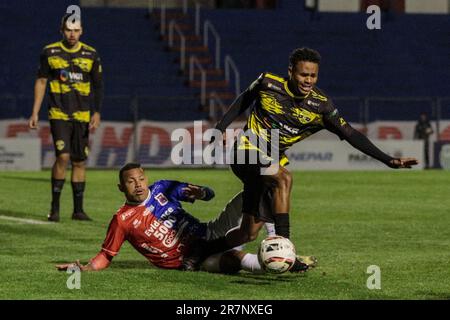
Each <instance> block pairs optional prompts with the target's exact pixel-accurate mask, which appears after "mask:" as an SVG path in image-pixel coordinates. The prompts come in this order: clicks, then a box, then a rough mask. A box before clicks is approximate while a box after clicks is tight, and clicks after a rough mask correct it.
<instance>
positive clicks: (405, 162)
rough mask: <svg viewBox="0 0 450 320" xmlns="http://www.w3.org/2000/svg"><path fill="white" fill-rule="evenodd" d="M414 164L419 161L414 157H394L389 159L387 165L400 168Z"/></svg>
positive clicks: (410, 166)
mask: <svg viewBox="0 0 450 320" xmlns="http://www.w3.org/2000/svg"><path fill="white" fill-rule="evenodd" d="M416 164H419V161H418V160H417V159H416V158H394V159H392V160H391V161H390V164H389V167H391V168H394V169H401V168H409V169H410V168H412V166H415V165H416Z"/></svg>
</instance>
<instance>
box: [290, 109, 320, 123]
mask: <svg viewBox="0 0 450 320" xmlns="http://www.w3.org/2000/svg"><path fill="white" fill-rule="evenodd" d="M293 113H294V116H295V117H297V118H298V120H299V121H300V122H301V123H302V124H307V123H310V122H312V121H314V119H315V118H317V114H316V113H314V112H310V111H308V110H306V109H302V108H295V109H293Z"/></svg>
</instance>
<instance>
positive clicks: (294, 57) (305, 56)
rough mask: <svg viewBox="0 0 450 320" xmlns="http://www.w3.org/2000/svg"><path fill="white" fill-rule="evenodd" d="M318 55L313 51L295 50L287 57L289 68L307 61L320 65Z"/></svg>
mask: <svg viewBox="0 0 450 320" xmlns="http://www.w3.org/2000/svg"><path fill="white" fill-rule="evenodd" d="M320 59H321V57H320V54H319V52H317V51H316V50H314V49H310V48H305V47H303V48H297V49H295V50H293V51H292V52H291V55H290V56H289V66H290V67H294V66H295V65H296V64H297V63H298V62H299V61H309V62H314V63H317V64H320Z"/></svg>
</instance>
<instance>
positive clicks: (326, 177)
mask: <svg viewBox="0 0 450 320" xmlns="http://www.w3.org/2000/svg"><path fill="white" fill-rule="evenodd" d="M147 175H148V176H149V179H150V181H154V180H157V179H176V180H181V181H187V182H192V183H196V184H202V185H208V186H210V187H212V188H213V189H215V191H216V198H215V199H213V200H212V201H210V202H202V201H198V202H196V203H195V204H186V205H185V208H186V209H187V210H188V211H189V212H191V213H192V214H194V215H196V216H197V217H199V218H201V219H202V220H208V219H210V218H213V217H215V215H216V214H217V213H218V212H219V211H220V209H221V208H222V207H223V206H224V205H225V203H226V202H227V200H228V199H230V198H231V196H232V195H234V194H235V193H236V192H238V191H239V190H240V187H241V185H240V183H239V181H238V180H237V178H235V177H234V175H233V174H232V173H231V172H230V171H228V170H203V169H202V170H152V169H148V170H147ZM49 176H50V172H49V171H42V172H36V173H26V172H23V173H14V172H2V173H0V181H1V183H0V194H1V197H0V216H10V217H17V218H26V219H35V220H43V221H45V219H46V214H47V213H48V209H49V202H50V185H49ZM87 177H88V184H87V190H86V198H85V208H86V211H87V212H88V214H89V215H90V216H91V217H92V218H94V221H93V222H73V221H71V219H70V215H71V211H72V197H71V187H70V181H69V179H68V180H67V182H66V185H65V186H64V190H63V195H62V200H61V201H62V203H61V222H60V223H58V224H51V225H35V224H26V223H19V222H16V221H11V220H6V219H4V218H3V219H0V265H1V269H2V270H1V272H0V299H225V300H226V299H276V300H277V299H283V300H292V299H450V267H449V261H450V173H449V172H445V171H433V170H430V171H400V170H392V171H383V172H295V173H294V188H293V192H292V207H291V235H292V237H291V238H292V240H293V241H294V242H295V244H296V246H297V250H298V252H299V253H300V254H311V255H315V256H317V258H318V259H319V265H318V267H317V268H315V269H314V270H312V271H310V272H308V273H306V274H304V275H295V274H289V273H287V274H283V275H277V276H276V275H260V276H256V275H252V274H248V273H244V272H241V273H240V274H238V275H232V276H230V275H219V274H208V273H205V272H197V273H186V272H181V271H167V270H160V269H157V268H154V267H152V266H151V265H150V264H149V263H147V261H146V259H145V258H143V257H142V256H141V255H139V254H138V253H137V252H135V251H134V250H133V248H132V247H131V246H130V245H129V244H124V246H123V247H122V250H121V252H120V254H119V255H118V256H117V257H116V258H115V259H114V260H113V263H112V264H111V266H110V268H109V269H107V270H105V271H101V272H91V273H83V274H82V275H81V289H79V290H77V289H73V290H69V289H68V288H67V286H66V281H67V279H68V277H69V275H68V274H67V273H65V272H58V271H56V269H55V268H54V265H55V264H57V263H61V262H70V261H74V260H76V259H80V260H81V261H82V262H87V260H88V259H89V258H91V257H92V256H94V255H95V254H96V253H97V252H98V250H99V249H100V245H101V243H102V241H103V238H104V236H105V232H106V227H107V225H108V222H109V220H110V217H111V215H112V214H114V213H115V211H116V210H117V208H118V207H119V206H120V205H121V204H122V203H123V198H122V195H121V194H120V193H119V191H118V190H117V187H116V183H117V172H116V171H100V170H98V171H96V170H89V171H88V175H87ZM262 236H263V235H262V234H261V235H260V239H262ZM258 242H259V241H255V242H254V243H251V244H249V245H248V246H247V250H248V251H251V252H254V251H255V250H256V247H257V243H258ZM370 265H376V266H379V267H380V270H381V289H379V290H377V289H375V290H369V289H368V288H367V286H366V282H367V279H368V277H369V276H371V274H368V273H367V268H368V266H370Z"/></svg>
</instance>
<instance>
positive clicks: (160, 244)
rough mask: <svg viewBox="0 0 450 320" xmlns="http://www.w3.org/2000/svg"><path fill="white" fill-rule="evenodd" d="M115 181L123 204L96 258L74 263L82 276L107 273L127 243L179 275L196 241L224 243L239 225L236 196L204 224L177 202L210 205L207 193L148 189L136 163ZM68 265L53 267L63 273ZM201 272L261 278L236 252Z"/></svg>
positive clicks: (174, 185)
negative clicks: (244, 272)
mask: <svg viewBox="0 0 450 320" xmlns="http://www.w3.org/2000/svg"><path fill="white" fill-rule="evenodd" d="M119 179H120V184H119V185H118V187H119V190H120V191H121V192H123V193H124V194H125V197H126V199H127V201H126V203H125V204H124V205H123V206H122V207H121V208H120V209H119V210H118V211H117V213H116V214H115V215H114V216H113V218H112V220H111V222H110V224H109V228H108V232H107V234H106V238H105V240H104V242H103V245H102V248H101V250H100V252H99V253H98V254H97V255H96V256H95V257H94V258H92V259H91V260H90V262H89V263H88V264H87V265H81V264H80V263H79V261H77V262H76V263H75V265H77V266H78V267H79V268H80V269H81V270H101V269H105V268H107V267H108V266H109V264H110V263H111V260H112V259H113V257H114V256H116V255H117V254H118V253H119V250H120V248H121V246H122V244H123V243H124V242H125V241H126V240H127V241H129V242H130V243H131V245H132V246H133V247H134V248H135V249H136V250H137V251H138V252H139V253H141V254H142V255H143V256H145V257H146V258H147V259H148V260H149V261H150V262H151V263H152V264H153V265H154V266H156V267H159V268H165V269H179V270H183V256H184V255H185V254H186V253H189V251H190V250H191V249H193V246H192V244H193V243H196V240H197V239H199V238H200V239H206V240H209V239H215V238H218V237H222V236H224V235H225V234H226V233H227V232H228V231H229V230H231V229H233V228H236V227H238V226H239V224H240V222H241V219H242V214H241V210H240V208H241V207H242V204H241V201H242V199H241V198H240V197H239V196H240V195H239V196H237V197H235V199H234V200H232V201H230V203H229V204H228V205H227V207H226V208H225V209H224V211H222V213H221V214H220V215H219V216H218V217H217V218H216V219H214V220H212V221H210V222H207V223H202V222H200V221H199V220H198V219H197V218H195V217H193V216H192V215H191V214H189V213H188V212H186V211H185V210H184V209H183V208H182V206H181V203H180V201H187V202H194V201H195V200H204V201H209V200H211V199H212V198H213V197H214V192H213V190H211V189H210V188H208V187H201V186H196V185H191V184H187V183H181V182H177V181H170V180H160V181H157V182H155V183H154V184H152V185H151V186H148V180H147V177H146V176H145V173H144V170H143V169H142V168H141V166H140V165H139V164H137V163H129V164H126V165H125V166H124V167H123V168H122V169H121V170H120V173H119ZM71 265H74V264H62V265H57V266H56V267H57V268H58V269H59V270H66V269H67V268H69V267H70V266H71ZM203 266H204V267H203V269H204V270H206V271H210V272H224V273H233V272H237V271H239V270H240V269H244V270H247V271H252V272H257V273H259V272H262V270H261V266H260V265H259V262H258V259H257V256H256V255H255V254H249V253H244V252H242V251H240V250H230V251H228V252H226V253H222V254H218V255H214V256H212V257H209V258H208V259H206V261H205V262H204V263H203ZM306 269H307V268H306ZM302 271H304V270H302Z"/></svg>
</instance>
